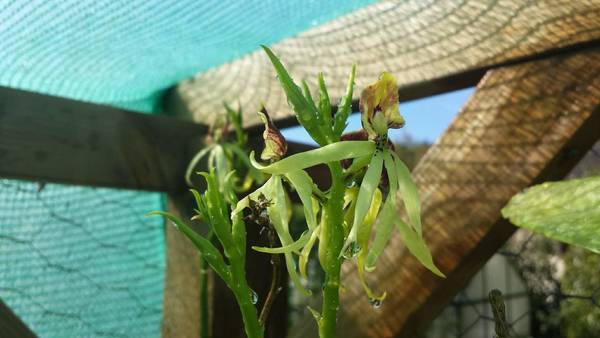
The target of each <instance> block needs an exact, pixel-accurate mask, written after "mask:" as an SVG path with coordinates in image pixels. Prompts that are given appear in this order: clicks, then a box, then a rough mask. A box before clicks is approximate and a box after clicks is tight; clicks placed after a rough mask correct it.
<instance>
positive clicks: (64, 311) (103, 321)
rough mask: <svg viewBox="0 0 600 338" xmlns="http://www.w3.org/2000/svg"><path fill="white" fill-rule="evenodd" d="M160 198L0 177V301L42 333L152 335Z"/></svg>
mask: <svg viewBox="0 0 600 338" xmlns="http://www.w3.org/2000/svg"><path fill="white" fill-rule="evenodd" d="M161 205H162V201H161V196H160V195H159V194H155V193H140V192H134V191H122V190H114V189H103V188H89V187H78V186H64V185H57V184H44V183H34V182H23V181H16V180H6V179H1V180H0V298H1V299H2V300H3V301H4V302H5V303H6V304H7V305H8V306H9V307H10V308H11V309H12V310H13V311H14V312H15V313H16V314H17V315H18V316H19V317H20V318H22V319H23V321H24V322H25V323H26V324H27V325H28V326H29V327H30V328H31V329H32V330H33V331H34V332H35V333H36V334H37V335H39V336H41V337H157V336H158V335H159V334H160V330H159V328H160V319H161V314H162V292H163V278H164V238H163V237H164V234H163V222H162V220H160V219H154V218H145V217H144V214H145V213H147V212H149V211H151V210H155V209H158V208H160V207H161Z"/></svg>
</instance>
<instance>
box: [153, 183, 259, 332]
mask: <svg viewBox="0 0 600 338" xmlns="http://www.w3.org/2000/svg"><path fill="white" fill-rule="evenodd" d="M203 176H204V178H205V179H206V183H207V188H206V191H205V192H204V193H202V194H201V193H199V192H197V191H195V190H193V189H192V193H193V195H194V198H195V200H196V209H195V213H196V215H195V216H194V218H201V219H203V220H204V221H205V222H206V223H207V224H208V225H209V226H210V230H211V232H212V233H214V234H215V235H216V237H217V238H218V240H219V243H220V244H221V247H222V248H223V252H224V253H225V256H226V258H227V262H229V263H227V262H226V261H225V259H224V257H223V255H222V254H221V253H220V251H219V250H218V249H217V248H216V247H215V246H214V245H213V244H212V243H211V241H210V240H208V239H207V238H204V237H202V236H201V235H199V234H198V233H196V232H195V231H194V230H192V229H191V228H190V227H189V226H188V225H187V224H186V223H185V222H184V221H182V220H181V219H179V218H178V217H177V216H175V215H173V214H171V213H168V212H164V211H154V212H151V213H150V214H149V215H150V216H156V215H158V216H164V217H165V218H167V219H168V220H170V221H171V222H173V223H174V225H175V227H176V228H177V229H179V231H181V232H182V233H183V234H184V235H185V236H186V237H187V238H189V239H190V241H192V243H193V244H194V245H195V246H196V248H197V249H198V251H199V252H200V254H201V255H202V258H203V259H204V260H205V261H206V263H208V264H209V265H210V266H211V268H212V269H213V270H214V271H215V272H216V273H217V275H219V277H220V278H221V279H222V280H223V281H224V282H225V284H227V286H228V287H229V288H230V289H231V291H232V292H233V294H234V296H235V298H236V300H237V302H238V304H239V306H240V310H241V312H242V317H243V319H244V325H245V330H246V334H247V335H248V337H253V338H254V337H256V338H259V337H262V336H263V330H264V329H263V328H262V327H261V326H260V324H259V322H258V315H257V312H256V308H255V307H254V304H253V300H252V295H253V291H252V289H251V288H250V286H248V282H247V280H246V272H245V263H246V228H245V224H244V222H243V221H242V218H241V215H239V214H233V215H232V217H231V219H230V218H229V215H230V207H229V206H230V205H232V204H234V205H235V204H236V203H237V199H234V200H231V199H230V198H235V194H234V193H233V191H232V185H231V184H228V181H230V180H231V178H232V175H227V179H226V180H225V183H224V184H223V185H222V186H221V188H222V190H219V187H218V186H217V179H216V174H215V173H214V172H213V173H210V174H207V173H203Z"/></svg>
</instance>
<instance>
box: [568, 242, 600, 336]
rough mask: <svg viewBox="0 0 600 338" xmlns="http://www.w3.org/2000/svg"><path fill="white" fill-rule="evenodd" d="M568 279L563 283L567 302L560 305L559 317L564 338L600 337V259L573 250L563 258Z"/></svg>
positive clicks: (595, 255) (581, 250)
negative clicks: (568, 296) (570, 296)
mask: <svg viewBox="0 0 600 338" xmlns="http://www.w3.org/2000/svg"><path fill="white" fill-rule="evenodd" d="M563 259H564V262H565V275H564V276H563V278H562V279H561V288H562V292H563V293H564V294H566V295H575V296H583V297H586V296H590V298H589V299H587V300H586V299H580V298H567V299H565V300H563V301H562V302H561V305H560V316H561V323H562V325H561V326H562V327H563V334H564V336H565V338H584V337H600V274H599V273H598V271H600V255H598V254H594V253H592V252H590V251H587V250H583V249H581V248H577V247H570V248H569V249H568V250H567V252H566V253H565V254H564V255H563Z"/></svg>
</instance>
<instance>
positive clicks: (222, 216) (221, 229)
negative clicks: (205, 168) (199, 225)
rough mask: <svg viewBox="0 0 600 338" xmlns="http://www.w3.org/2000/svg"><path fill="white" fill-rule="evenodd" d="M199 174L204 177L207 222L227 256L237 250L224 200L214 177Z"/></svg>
mask: <svg viewBox="0 0 600 338" xmlns="http://www.w3.org/2000/svg"><path fill="white" fill-rule="evenodd" d="M200 174H201V175H202V176H204V178H205V179H206V184H207V188H206V192H205V193H204V197H205V198H204V200H205V201H206V210H207V214H208V216H209V222H210V224H211V226H212V229H213V231H214V233H215V235H216V236H217V238H218V239H219V241H220V242H221V243H222V244H223V248H224V249H225V253H226V254H228V252H229V250H232V249H233V250H237V249H236V248H235V246H234V245H233V238H232V237H231V223H230V221H229V218H228V217H227V215H226V213H225V210H226V205H225V200H224V198H223V196H222V195H221V192H219V190H218V188H217V183H216V181H215V178H214V175H213V174H208V173H200ZM227 256H229V255H227Z"/></svg>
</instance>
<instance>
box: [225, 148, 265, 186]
mask: <svg viewBox="0 0 600 338" xmlns="http://www.w3.org/2000/svg"><path fill="white" fill-rule="evenodd" d="M223 147H225V148H226V149H227V150H229V151H231V152H232V153H234V154H235V155H236V157H237V158H239V159H240V160H241V161H242V163H244V165H245V166H246V167H247V168H248V174H249V175H250V177H252V179H253V180H254V181H256V182H261V181H263V180H264V178H263V174H262V173H261V172H260V171H259V170H258V169H256V168H254V166H253V165H252V163H250V158H248V154H246V152H245V151H244V150H242V148H240V147H239V146H238V145H236V144H230V143H227V144H224V145H223Z"/></svg>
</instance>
